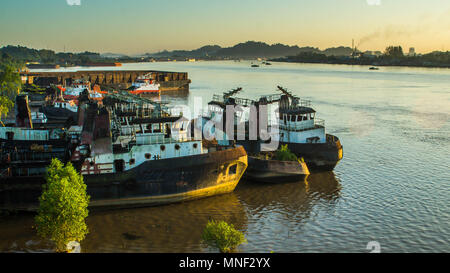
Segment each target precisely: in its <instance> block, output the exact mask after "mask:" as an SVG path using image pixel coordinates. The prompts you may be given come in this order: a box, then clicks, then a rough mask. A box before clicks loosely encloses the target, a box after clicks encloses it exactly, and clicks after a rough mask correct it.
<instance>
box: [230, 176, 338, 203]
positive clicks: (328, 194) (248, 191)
mask: <svg viewBox="0 0 450 273" xmlns="http://www.w3.org/2000/svg"><path fill="white" fill-rule="evenodd" d="M340 190H341V185H340V183H339V180H338V179H337V178H336V175H335V174H334V173H333V172H324V173H317V174H311V175H310V176H309V177H308V178H307V181H301V182H297V183H282V184H266V183H255V182H250V181H246V180H243V181H242V182H241V183H240V184H239V185H238V188H237V190H236V194H237V195H238V196H239V198H240V200H241V201H242V202H243V203H244V204H245V205H246V206H248V207H249V208H251V209H254V210H255V211H256V212H258V211H259V210H261V209H267V207H276V208H278V209H281V210H285V211H288V212H289V211H294V212H298V210H299V209H301V208H306V207H310V206H311V205H313V203H314V202H317V201H320V200H326V201H329V202H331V203H333V202H336V201H337V200H338V198H339V195H340Z"/></svg>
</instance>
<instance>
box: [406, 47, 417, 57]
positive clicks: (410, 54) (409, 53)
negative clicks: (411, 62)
mask: <svg viewBox="0 0 450 273" xmlns="http://www.w3.org/2000/svg"><path fill="white" fill-rule="evenodd" d="M408 56H416V49H415V48H414V47H410V48H409V52H408Z"/></svg>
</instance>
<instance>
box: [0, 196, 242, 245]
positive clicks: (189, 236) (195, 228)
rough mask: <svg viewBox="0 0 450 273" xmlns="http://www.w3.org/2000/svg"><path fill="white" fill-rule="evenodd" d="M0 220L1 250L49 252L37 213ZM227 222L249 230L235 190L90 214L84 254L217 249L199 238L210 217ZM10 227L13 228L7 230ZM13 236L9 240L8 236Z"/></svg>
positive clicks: (83, 243)
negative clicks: (38, 226) (36, 222)
mask: <svg viewBox="0 0 450 273" xmlns="http://www.w3.org/2000/svg"><path fill="white" fill-rule="evenodd" d="M8 218H9V220H8V221H6V222H3V223H0V227H1V229H2V237H3V238H5V240H3V239H2V240H0V252H49V251H51V246H50V245H49V244H46V243H44V242H43V241H42V240H41V239H40V238H39V237H37V235H36V232H35V231H34V230H32V229H31V226H32V225H34V222H33V216H29V217H28V216H27V217H25V216H21V217H17V218H14V217H8ZM210 219H214V220H224V221H226V222H228V223H232V224H233V225H234V226H235V228H237V229H239V230H245V228H246V226H247V216H246V212H245V209H244V207H243V206H242V204H241V202H240V201H239V199H238V198H237V196H236V194H235V193H230V194H225V195H220V196H215V197H211V198H206V199H200V200H196V201H190V202H185V203H177V204H172V205H166V206H158V207H148V208H142V209H125V210H109V211H98V212H91V213H90V214H89V217H88V218H87V225H88V228H89V234H88V235H87V236H86V239H85V240H84V241H83V242H82V243H81V251H82V252H114V253H116V252H161V253H166V252H174V253H175V252H217V250H215V249H208V248H206V246H205V245H203V244H202V242H201V234H202V232H203V228H204V227H205V226H206V224H207V222H208V220H210ZM8 227H10V228H8ZM10 238H11V239H10Z"/></svg>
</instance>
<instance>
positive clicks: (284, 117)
mask: <svg viewBox="0 0 450 273" xmlns="http://www.w3.org/2000/svg"><path fill="white" fill-rule="evenodd" d="M286 119H287V115H286V114H285V115H283V120H284V125H286Z"/></svg>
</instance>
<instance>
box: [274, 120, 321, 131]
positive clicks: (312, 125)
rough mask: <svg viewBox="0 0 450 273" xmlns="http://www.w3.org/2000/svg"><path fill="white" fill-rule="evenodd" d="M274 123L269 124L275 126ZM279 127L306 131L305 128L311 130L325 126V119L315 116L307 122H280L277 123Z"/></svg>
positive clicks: (287, 129)
mask: <svg viewBox="0 0 450 273" xmlns="http://www.w3.org/2000/svg"><path fill="white" fill-rule="evenodd" d="M275 125H276V124H270V126H271V127H273V126H275ZM278 127H279V129H282V130H286V131H306V130H313V129H318V128H325V120H323V119H318V118H315V119H314V120H312V122H311V120H310V121H309V122H295V123H292V122H289V123H287V124H284V123H281V124H278Z"/></svg>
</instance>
